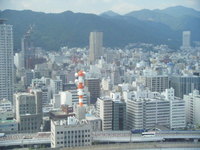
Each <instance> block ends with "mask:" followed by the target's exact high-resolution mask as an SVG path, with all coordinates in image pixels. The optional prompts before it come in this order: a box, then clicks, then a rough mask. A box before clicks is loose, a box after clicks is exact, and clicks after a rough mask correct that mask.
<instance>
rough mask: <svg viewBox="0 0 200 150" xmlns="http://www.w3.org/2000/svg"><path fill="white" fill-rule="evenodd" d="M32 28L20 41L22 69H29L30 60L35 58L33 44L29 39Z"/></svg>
mask: <svg viewBox="0 0 200 150" xmlns="http://www.w3.org/2000/svg"><path fill="white" fill-rule="evenodd" d="M31 32H32V26H31V27H30V28H29V30H28V31H27V32H26V34H25V35H24V36H23V38H22V40H21V48H22V56H23V61H24V65H23V66H24V67H25V68H26V69H31V59H33V58H34V57H35V51H34V49H33V42H32V39H31Z"/></svg>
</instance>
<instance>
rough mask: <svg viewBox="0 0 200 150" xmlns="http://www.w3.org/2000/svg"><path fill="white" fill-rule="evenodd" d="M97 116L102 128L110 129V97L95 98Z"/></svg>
mask: <svg viewBox="0 0 200 150" xmlns="http://www.w3.org/2000/svg"><path fill="white" fill-rule="evenodd" d="M96 105H97V116H98V117H100V118H101V120H102V130H103V131H105V130H112V99H111V98H110V97H102V98H98V99H97V103H96Z"/></svg>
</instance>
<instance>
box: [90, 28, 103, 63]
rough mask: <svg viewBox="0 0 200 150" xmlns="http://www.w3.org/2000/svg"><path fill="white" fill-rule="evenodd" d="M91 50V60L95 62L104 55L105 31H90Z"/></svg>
mask: <svg viewBox="0 0 200 150" xmlns="http://www.w3.org/2000/svg"><path fill="white" fill-rule="evenodd" d="M89 41H90V44H89V45H90V50H89V61H90V63H91V64H94V63H95V61H96V60H97V59H98V58H100V57H101V56H103V53H104V52H103V33H102V32H90V38H89Z"/></svg>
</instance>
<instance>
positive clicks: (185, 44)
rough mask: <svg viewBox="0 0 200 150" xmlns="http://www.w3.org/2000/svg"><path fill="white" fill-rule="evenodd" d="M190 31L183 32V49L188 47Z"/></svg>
mask: <svg viewBox="0 0 200 150" xmlns="http://www.w3.org/2000/svg"><path fill="white" fill-rule="evenodd" d="M190 35H191V32H190V31H183V45H182V47H183V48H188V47H190Z"/></svg>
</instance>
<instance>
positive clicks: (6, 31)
mask: <svg viewBox="0 0 200 150" xmlns="http://www.w3.org/2000/svg"><path fill="white" fill-rule="evenodd" d="M13 66H14V56H13V34H12V25H6V24H4V20H0V100H1V99H3V98H5V99H8V100H9V101H11V102H12V101H13V88H14V86H13V84H14V70H13Z"/></svg>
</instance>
